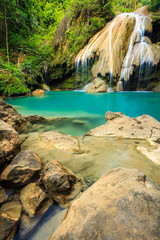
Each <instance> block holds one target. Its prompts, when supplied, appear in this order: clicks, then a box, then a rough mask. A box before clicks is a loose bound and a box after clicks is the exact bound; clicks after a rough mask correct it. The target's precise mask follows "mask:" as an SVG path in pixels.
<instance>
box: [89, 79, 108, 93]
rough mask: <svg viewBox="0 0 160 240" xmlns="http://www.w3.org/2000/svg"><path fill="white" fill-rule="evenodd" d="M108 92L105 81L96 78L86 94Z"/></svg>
mask: <svg viewBox="0 0 160 240" xmlns="http://www.w3.org/2000/svg"><path fill="white" fill-rule="evenodd" d="M106 91H107V85H106V83H105V81H103V80H102V79H100V78H95V79H94V81H93V82H91V83H90V84H89V85H88V86H87V88H86V92H88V93H97V92H106Z"/></svg>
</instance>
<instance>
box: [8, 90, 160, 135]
mask: <svg viewBox="0 0 160 240" xmlns="http://www.w3.org/2000/svg"><path fill="white" fill-rule="evenodd" d="M5 100H6V101H7V102H8V103H9V104H11V105H13V106H14V107H15V108H16V109H17V110H18V112H19V113H21V114H22V115H28V114H37V115H41V116H45V117H59V116H61V117H66V118H67V119H65V120H64V121H61V122H58V123H57V122H56V123H55V125H54V124H50V126H48V128H47V130H50V128H51V130H53V129H57V130H60V131H62V132H65V133H68V134H72V135H75V136H78V135H81V134H84V133H86V132H87V131H88V130H89V129H91V128H94V127H96V126H98V125H101V124H103V123H105V118H104V115H105V113H106V112H107V111H113V112H122V113H124V114H126V115H128V116H130V117H136V116H140V115H142V114H149V115H151V116H153V117H154V118H156V119H157V120H159V121H160V93H155V92H117V93H98V94H88V93H85V92H78V91H57V92H54V91H49V92H46V94H45V95H44V96H27V97H16V98H7V99H5Z"/></svg>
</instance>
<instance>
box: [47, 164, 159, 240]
mask: <svg viewBox="0 0 160 240" xmlns="http://www.w3.org/2000/svg"><path fill="white" fill-rule="evenodd" d="M159 218H160V189H159V187H157V186H156V185H155V184H154V183H153V182H152V181H151V180H150V179H148V178H147V177H146V176H145V174H143V173H142V172H140V171H139V170H137V169H123V168H118V169H114V170H112V171H110V172H108V173H107V174H105V175H104V176H103V177H101V178H100V179H99V180H98V181H97V182H96V183H95V184H94V185H93V186H92V187H90V188H89V189H88V190H87V191H85V192H84V193H83V194H82V195H81V197H80V198H79V199H77V200H75V201H74V203H73V204H72V205H71V207H70V208H69V210H68V213H67V216H66V218H65V219H64V220H63V221H62V223H61V224H60V226H59V227H58V228H57V230H56V231H55V232H54V233H53V235H52V236H51V238H50V239H51V240H53V239H54V240H59V239H61V240H63V239H66V240H71V239H72V240H74V239H75V240H76V239H93V240H94V239H95V240H96V239H135V240H137V239H146V240H155V239H159V238H160V228H159Z"/></svg>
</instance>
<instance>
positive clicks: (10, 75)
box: [0, 62, 29, 96]
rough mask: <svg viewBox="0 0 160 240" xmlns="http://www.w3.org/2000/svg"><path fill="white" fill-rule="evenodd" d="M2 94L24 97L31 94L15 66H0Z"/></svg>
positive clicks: (0, 90) (0, 89)
mask: <svg viewBox="0 0 160 240" xmlns="http://www.w3.org/2000/svg"><path fill="white" fill-rule="evenodd" d="M0 67H1V72H0V94H2V95H5V96H15V95H23V94H26V93H27V92H29V89H28V88H27V87H26V85H25V82H24V81H23V75H22V73H21V71H19V70H18V69H17V68H16V67H15V66H14V65H8V64H7V63H2V62H1V64H0Z"/></svg>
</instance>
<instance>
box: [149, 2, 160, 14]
mask: <svg viewBox="0 0 160 240" xmlns="http://www.w3.org/2000/svg"><path fill="white" fill-rule="evenodd" d="M150 2H151V3H150V6H149V10H151V11H153V12H157V11H158V10H160V1H159V0H150Z"/></svg>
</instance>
